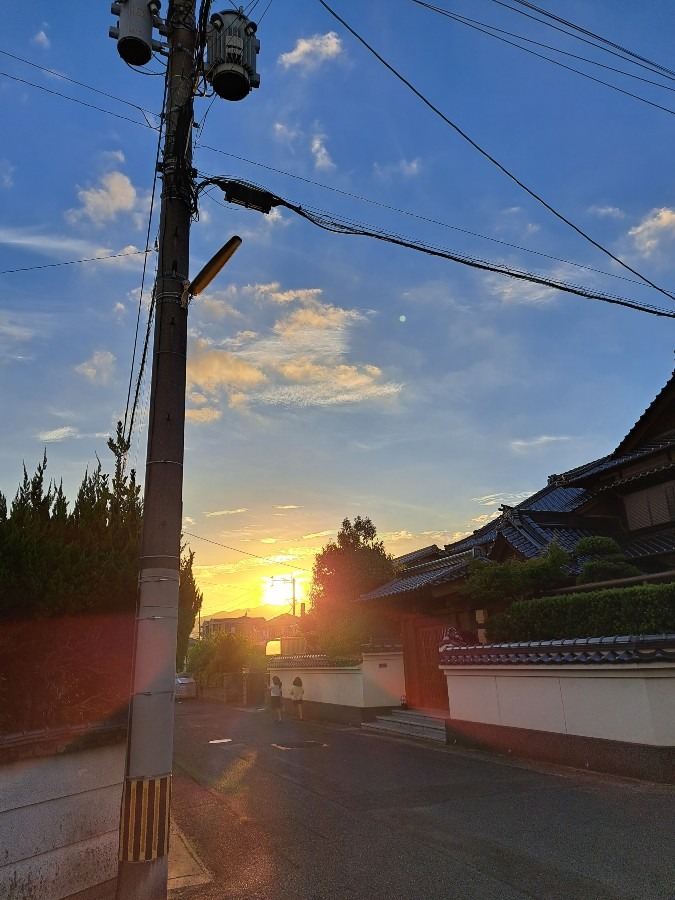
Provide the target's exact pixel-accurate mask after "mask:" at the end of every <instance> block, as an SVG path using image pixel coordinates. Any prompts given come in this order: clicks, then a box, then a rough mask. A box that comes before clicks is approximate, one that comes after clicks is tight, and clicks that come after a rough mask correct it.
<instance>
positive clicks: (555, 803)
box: [172, 701, 675, 900]
mask: <svg viewBox="0 0 675 900" xmlns="http://www.w3.org/2000/svg"><path fill="white" fill-rule="evenodd" d="M214 742H218V743H214ZM174 760H175V765H174V784H173V817H174V819H175V821H176V823H177V825H178V827H179V828H180V830H181V832H182V833H183V834H184V835H185V836H186V838H187V840H188V841H189V842H190V844H191V846H192V848H193V849H194V851H195V852H196V854H197V855H198V857H199V858H200V860H201V861H202V863H203V864H204V866H205V867H206V869H207V870H208V873H209V874H210V875H211V878H212V881H211V882H210V883H208V884H203V885H196V886H192V887H186V888H183V889H180V890H176V891H172V900H173V898H176V900H183V898H185V900H220V898H223V900H226V898H233V900H234V898H237V900H253V898H264V900H334V898H335V900H366V898H368V900H380V898H382V900H398V898H401V900H418V898H419V900H437V898H438V900H441V898H442V900H455V898H461V900H519V898H525V897H528V898H532V897H536V898H545V900H563V898H564V900H582V898H583V900H604V898H622V900H624V898H625V900H639V898H645V900H674V898H675V788H673V787H670V786H664V785H656V784H649V783H646V782H638V781H631V780H627V779H619V778H610V777H606V776H600V775H595V774H591V773H585V772H579V771H577V770H568V769H562V768H554V767H544V766H535V765H531V764H519V763H517V762H516V761H513V760H510V759H502V758H499V757H490V756H489V755H484V754H474V753H468V752H464V751H458V750H455V749H451V748H448V747H444V746H434V745H427V744H423V743H420V742H415V741H412V740H400V739H395V738H389V737H383V736H379V735H371V734H368V733H367V732H362V731H361V730H360V729H359V728H346V727H340V726H333V725H324V724H319V723H314V722H304V723H300V722H295V721H292V720H290V719H285V720H284V722H282V723H281V724H278V723H276V722H274V721H272V720H271V719H270V718H269V716H268V714H267V713H266V712H264V711H259V710H252V711H247V710H238V709H232V708H230V707H225V706H221V705H217V704H209V703H203V702H200V701H188V702H184V703H181V704H177V706H176V729H175V745H174Z"/></svg>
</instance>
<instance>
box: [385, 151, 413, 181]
mask: <svg viewBox="0 0 675 900" xmlns="http://www.w3.org/2000/svg"><path fill="white" fill-rule="evenodd" d="M373 168H374V170H375V175H376V176H377V177H378V178H380V179H382V181H389V180H390V179H391V178H394V177H399V176H401V177H403V178H414V177H415V175H419V174H420V172H421V171H422V162H421V160H420V158H419V157H417V158H416V159H410V160H408V159H400V160H399V161H398V162H395V163H389V164H388V165H384V166H383V165H380V163H375V164H374V166H373Z"/></svg>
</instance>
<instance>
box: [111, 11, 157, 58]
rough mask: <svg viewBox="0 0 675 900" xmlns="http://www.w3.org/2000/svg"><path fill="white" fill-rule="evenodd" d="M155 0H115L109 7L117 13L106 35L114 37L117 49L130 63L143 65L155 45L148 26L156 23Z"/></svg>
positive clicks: (154, 48)
mask: <svg viewBox="0 0 675 900" xmlns="http://www.w3.org/2000/svg"><path fill="white" fill-rule="evenodd" d="M160 6H161V4H160V2H159V0H149V2H148V0H118V2H117V3H113V4H112V6H111V7H110V11H111V12H112V13H113V14H114V15H116V16H119V22H118V23H117V27H116V28H111V29H110V37H112V38H115V39H116V40H117V52H118V53H119V55H120V56H121V57H122V59H123V60H124V61H125V62H127V63H129V65H131V66H144V65H145V64H146V63H148V62H150V59H151V58H152V51H153V50H156V49H159V46H160V45H159V44H158V43H157V42H156V41H153V38H152V29H153V27H154V25H156V24H157V22H156V16H157V13H158V12H159V8H160Z"/></svg>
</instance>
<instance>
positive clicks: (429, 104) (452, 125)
mask: <svg viewBox="0 0 675 900" xmlns="http://www.w3.org/2000/svg"><path fill="white" fill-rule="evenodd" d="M319 3H320V4H321V6H323V7H324V9H325V10H326V11H327V12H329V13H330V15H331V16H333V18H334V19H337V21H338V22H340V24H341V25H343V26H344V27H345V28H346V29H347V31H349V33H350V34H351V35H353V37H355V38H356V40H357V41H359V43H360V44H362V45H363V46H364V47H365V48H366V49H367V50H368V51H369V52H370V53H372V54H373V56H375V58H376V59H377V60H379V62H381V63H382V65H383V66H384V67H385V68H386V69H388V70H389V71H390V72H391V73H392V75H394V76H395V77H396V78H398V79H399V81H401V82H402V83H403V84H404V85H405V86H406V87H407V88H408V89H409V90H410V91H412V93H413V94H415V96H416V97H418V99H420V100H421V101H422V102H423V103H424V105H425V106H427V107H428V108H429V109H430V110H431V111H432V112H433V113H434V114H435V115H437V116H438V117H439V118H440V119H442V120H443V121H444V122H445V123H446V125H449V126H450V128H452V129H453V130H454V131H455V132H456V133H457V134H458V135H459V136H460V137H461V138H463V139H464V140H465V141H466V142H467V143H468V144H470V146H472V147H473V148H474V150H477V151H478V153H480V154H481V156H483V157H485V159H487V160H488V161H489V162H491V163H492V164H493V165H494V166H496V167H497V168H498V169H499V170H500V171H501V172H503V173H504V174H505V175H506V176H507V177H508V178H510V179H511V181H513V182H514V183H515V184H517V185H518V186H519V187H520V188H522V190H524V191H525V192H526V193H527V194H529V195H530V197H532V198H533V199H534V200H536V201H537V202H538V203H540V204H541V205H542V206H543V207H544V208H545V209H547V210H548V211H549V212H550V213H552V214H553V215H554V216H555V217H556V218H557V219H560V221H561V222H564V223H565V224H566V225H567V226H568V227H569V228H571V229H572V230H573V231H576V233H577V234H578V235H579V236H580V237H582V238H584V240H586V241H588V242H589V243H590V244H592V245H593V246H594V247H596V248H597V249H598V250H600V251H601V252H602V253H604V254H605V255H606V256H608V257H609V258H610V259H613V260H614V262H616V263H618V264H619V265H620V266H622V267H623V268H624V269H627V270H628V271H629V272H632V273H633V275H635V276H637V278H639V279H640V280H641V281H643V282H644V283H645V284H647V285H649V287H652V288H654V290H655V291H658V292H659V293H660V294H663V295H664V296H665V297H668V298H669V299H670V300H675V295H674V294H671V293H669V292H668V291H666V290H665V289H664V288H661V287H659V286H658V285H657V284H655V283H654V282H653V281H651V280H650V279H649V278H647V277H646V276H645V275H642V274H641V273H640V272H638V271H637V269H634V268H633V267H632V266H630V265H628V263H626V262H624V261H623V260H622V259H621V258H620V257H618V256H616V255H615V254H614V253H612V252H611V251H610V250H608V249H607V248H606V247H603V245H602V244H600V243H598V241H596V240H594V239H593V238H592V237H591V236H590V235H589V234H587V233H586V232H585V231H583V230H582V229H581V228H579V227H578V226H577V225H575V224H574V223H573V222H572V221H571V220H570V219H568V218H567V217H566V216H564V215H563V214H562V213H561V212H558V210H557V209H555V207H553V206H551V204H550V203H548V202H547V201H546V200H544V198H543V197H541V196H540V195H539V194H537V193H536V192H535V191H534V190H532V188H529V187H528V186H527V185H526V184H525V183H524V182H523V181H521V180H520V179H519V178H518V177H517V176H516V175H514V174H513V173H512V172H511V171H509V169H507V168H506V167H505V166H503V165H502V164H501V163H500V162H499V161H498V160H497V159H496V158H495V157H494V156H492V155H491V154H490V153H488V151H487V150H484V149H483V147H481V146H480V145H479V144H477V143H476V141H474V140H473V138H471V137H469V135H468V134H467V133H466V132H465V131H463V130H462V129H461V128H460V127H459V125H457V124H456V123H455V122H453V121H452V120H451V119H449V118H448V117H447V116H446V115H445V114H444V113H442V112H441V110H440V109H439V108H438V107H437V106H434V104H433V103H432V102H431V101H430V100H429V99H428V98H427V97H425V96H424V94H422V92H421V91H419V90H418V89H417V88H416V87H415V86H414V85H413V84H412V83H411V82H410V81H408V79H407V78H405V77H404V76H403V75H401V73H400V72H398V71H397V70H396V69H395V68H394V67H393V66H392V65H391V64H390V63H388V62H387V61H386V60H385V59H384V57H382V56H381V55H380V54H379V53H378V52H377V51H376V50H375V49H374V48H373V47H372V46H371V45H370V44H369V43H368V42H367V41H366V40H365V39H364V38H362V37H361V35H360V34H358V33H357V32H356V31H355V30H354V29H353V28H352V27H351V26H350V25H348V24H347V22H345V20H344V19H342V18H341V17H340V16H339V15H338V14H337V13H336V12H335V10H333V9H331V7H330V6H329V5H328V4H327V3H326V2H325V0H319Z"/></svg>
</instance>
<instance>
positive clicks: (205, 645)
mask: <svg viewBox="0 0 675 900" xmlns="http://www.w3.org/2000/svg"><path fill="white" fill-rule="evenodd" d="M255 661H259V651H257V650H256V648H255V647H254V645H253V644H252V643H251V641H250V640H249V639H248V638H247V637H246V636H245V635H243V634H230V633H229V632H222V631H221V632H218V633H216V634H211V635H209V636H208V637H206V638H203V639H202V640H201V641H196V642H195V643H194V644H192V646H190V647H189V648H188V653H187V671H188V672H190V674H191V675H192V676H193V677H194V679H195V681H196V682H197V683H198V684H199V686H200V687H222V683H223V675H224V674H226V673H228V672H237V673H239V672H241V669H242V666H246V665H251V664H253V663H254V662H255Z"/></svg>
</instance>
